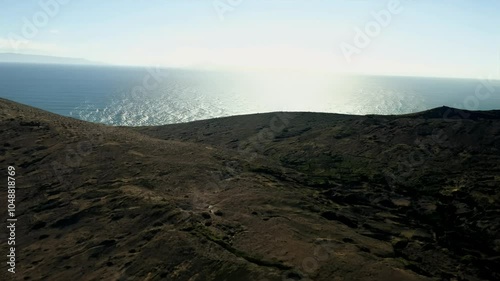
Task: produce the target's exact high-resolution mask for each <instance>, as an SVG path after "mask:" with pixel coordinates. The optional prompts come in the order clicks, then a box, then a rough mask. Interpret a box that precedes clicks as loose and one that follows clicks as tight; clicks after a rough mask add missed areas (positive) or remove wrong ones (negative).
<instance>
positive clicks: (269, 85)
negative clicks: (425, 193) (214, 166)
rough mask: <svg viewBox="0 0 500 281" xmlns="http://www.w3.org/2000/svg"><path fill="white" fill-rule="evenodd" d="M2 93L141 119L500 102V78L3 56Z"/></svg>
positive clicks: (76, 110) (83, 115) (472, 106)
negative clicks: (31, 60)
mask: <svg viewBox="0 0 500 281" xmlns="http://www.w3.org/2000/svg"><path fill="white" fill-rule="evenodd" d="M0 97H2V98H7V99H10V100H13V101H17V102H20V103H23V104H27V105H31V106H34V107H38V108H41V109H44V110H47V111H50V112H54V113H57V114H61V115H65V116H70V117H74V118H78V119H82V120H86V121H91V122H98V123H105V124H110V125H123V126H143V125H161V124H171V123H180V122H189V121H194V120H201V119H208V118H214V117H222V116H230V115H239V114H249V113H261V112H271V111H315V112H331V113H346V114H404V113H412V112H417V111H422V110H426V109H430V108H434V107H438V106H442V105H446V106H451V107H457V108H463V109H469V110H489V109H500V81H498V80H495V81H487V80H481V79H451V78H422V77H396V76H393V77H391V76H361V75H358V76H356V75H335V74H324V73H322V74H319V73H306V72H277V71H276V72H266V73H262V72H261V73H257V72H224V71H200V70H181V69H158V68H154V67H152V68H141V67H116V66H73V65H40V64H38V65H37V64H6V63H4V64H0Z"/></svg>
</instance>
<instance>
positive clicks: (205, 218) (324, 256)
mask: <svg viewBox="0 0 500 281" xmlns="http://www.w3.org/2000/svg"><path fill="white" fill-rule="evenodd" d="M0 126H1V128H2V131H3V132H4V133H3V134H2V137H1V138H2V139H1V140H0V141H1V142H2V143H3V147H2V150H1V151H0V155H1V157H0V162H1V164H2V166H4V167H6V166H7V165H14V166H16V171H17V176H16V181H17V186H18V187H17V193H16V196H17V199H16V200H17V201H16V203H17V216H18V220H19V225H18V229H17V239H18V245H19V246H18V249H17V251H18V256H19V257H20V258H19V260H18V268H17V269H18V273H17V274H16V278H18V279H19V280H71V279H74V280H262V281H264V280H269V281H272V280H276V281H277V280H325V281H326V280H432V279H445V280H446V279H451V278H462V279H469V280H487V279H494V278H496V277H498V274H497V272H496V271H495V270H494V268H497V267H496V266H497V265H498V259H497V258H496V257H498V256H499V254H498V253H499V249H498V240H495V239H498V237H497V236H495V235H497V234H498V233H497V232H496V231H497V229H498V228H497V227H498V225H499V223H498V219H497V218H498V214H497V211H498V199H499V198H498V186H499V185H498V181H499V178H498V169H499V165H498V164H499V161H498V160H499V159H498V156H497V155H499V154H498V148H499V126H498V120H494V119H492V120H477V121H471V120H463V121H461V122H460V126H458V125H457V126H450V124H449V123H445V122H443V121H442V120H439V119H436V120H425V119H422V118H420V117H411V116H410V117H409V116H401V117H396V116H392V117H387V116H372V117H364V116H347V115H334V114H317V113H281V114H262V115H251V116H237V117H231V118H221V119H214V120H207V121H199V122H193V123H188V124H179V125H169V126H161V127H150V128H116V127H108V126H104V125H98V124H91V123H87V122H82V121H78V120H74V119H70V118H65V117H60V116H57V115H54V114H50V113H47V112H44V111H41V110H38V109H34V108H31V107H27V106H23V105H20V104H17V103H13V102H10V101H6V100H0ZM266 129H267V130H266ZM434 129H443V130H444V131H445V133H446V134H448V136H449V138H448V139H447V140H446V141H444V142H443V143H444V144H443V145H439V146H437V145H430V144H429V145H430V146H431V147H432V148H433V149H437V148H439V151H438V152H436V153H435V154H429V153H427V154H425V155H428V156H426V158H425V161H423V162H422V164H420V165H419V166H415V167H413V168H412V172H411V173H408V175H405V176H404V177H401V175H402V173H401V172H398V171H399V170H398V169H399V163H400V162H401V161H400V157H403V158H404V157H407V156H408V155H409V154H410V153H411V152H412V151H416V150H418V149H419V146H418V145H417V144H415V143H414V142H415V139H422V141H423V143H425V141H426V140H428V138H431V136H433V130H434ZM429 130H430V132H431V134H429ZM263 131H264V133H266V134H263V133H262V132H263ZM271 133H272V134H271ZM433 151H434V150H433ZM391 173H392V175H394V174H396V175H397V176H398V177H393V176H391ZM0 197H1V198H6V190H5V189H3V190H1V191H0ZM0 219H2V220H4V221H5V219H6V214H5V213H3V214H2V215H1V216H0ZM0 248H1V249H0V250H1V251H2V252H6V244H5V243H2V245H1V246H0Z"/></svg>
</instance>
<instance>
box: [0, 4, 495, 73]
mask: <svg viewBox="0 0 500 281" xmlns="http://www.w3.org/2000/svg"><path fill="white" fill-rule="evenodd" d="M57 1H60V2H67V3H66V4H58V9H57V10H56V12H55V13H53V14H52V15H47V12H44V9H43V7H42V6H41V4H40V3H58V2H57ZM391 1H392V0H370V1H362V0H240V1H237V0H232V1H231V0H189V1H186V0H162V1H160V0H148V1H138V0H137V1H132V0H106V1H102V0H86V1H82V0H64V1H63V0H41V1H40V0H37V1H32V0H23V1H19V0H0V7H1V9H0V52H13V51H15V52H18V53H30V54H43V55H55V56H69V57H80V58H86V59H90V60H94V61H100V62H106V63H112V64H122V65H157V64H159V65H164V66H176V67H179V66H181V67H236V68H271V69H276V68H279V69H305V70H328V71H336V72H357V73H368V74H396V75H419V76H451V77H473V78H476V77H478V76H486V75H494V76H496V75H499V73H498V68H499V64H500V29H499V28H500V16H499V12H500V1H496V0H489V1H488V0H483V1H477V0H475V1H473V0H441V1H439V0H413V1H408V0H406V1H405V0H401V1H400V3H401V4H400V5H401V9H402V10H401V12H399V13H397V14H392V15H391V21H390V23H389V24H388V26H386V27H381V29H380V32H379V33H378V34H377V35H376V36H373V37H370V38H371V42H370V44H369V45H368V46H362V47H360V48H358V47H359V46H356V44H354V36H355V35H356V32H355V29H356V28H360V29H362V30H363V29H364V28H365V26H366V24H367V23H370V22H373V21H374V17H373V15H372V12H378V11H381V10H387V6H388V3H389V2H391ZM235 2H241V3H240V4H238V5H235V6H234V7H230V8H231V9H230V10H229V11H227V12H226V13H224V15H223V18H221V17H220V13H218V12H217V11H216V9H215V8H214V3H215V4H219V6H218V7H226V8H227V7H229V6H224V5H230V4H229V3H235ZM41 13H42V14H41ZM43 13H45V15H47V18H48V21H47V23H46V24H36V19H34V17H35V18H36V15H38V16H39V20H42V23H43V19H44V18H43V17H44V15H43ZM26 21H28V22H31V23H34V24H35V26H36V27H37V31H36V32H34V33H33V32H32V33H28V35H29V36H25V35H26V32H24V33H23V30H24V31H26ZM30 36H31V38H26V37H30ZM12 38H14V39H12ZM24 39H29V40H28V41H24V43H19V42H21V41H23V40H24ZM346 44H347V45H349V46H353V47H356V48H357V52H356V53H355V54H354V55H352V56H350V60H347V59H346V57H345V55H344V53H343V51H342V48H341V46H346ZM344 50H345V49H344Z"/></svg>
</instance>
